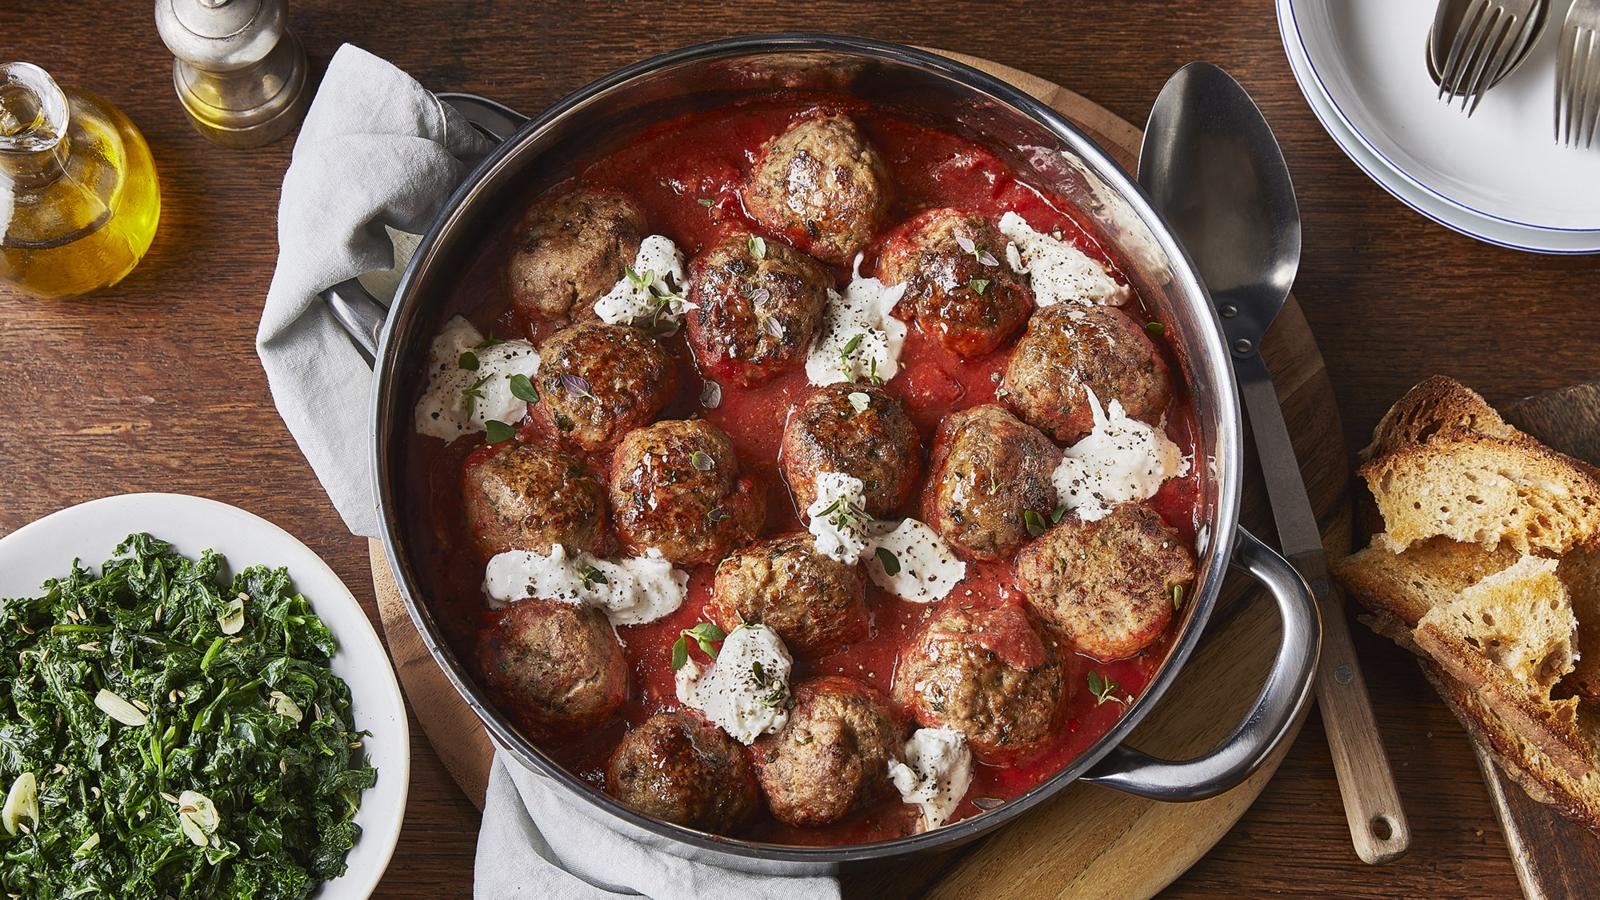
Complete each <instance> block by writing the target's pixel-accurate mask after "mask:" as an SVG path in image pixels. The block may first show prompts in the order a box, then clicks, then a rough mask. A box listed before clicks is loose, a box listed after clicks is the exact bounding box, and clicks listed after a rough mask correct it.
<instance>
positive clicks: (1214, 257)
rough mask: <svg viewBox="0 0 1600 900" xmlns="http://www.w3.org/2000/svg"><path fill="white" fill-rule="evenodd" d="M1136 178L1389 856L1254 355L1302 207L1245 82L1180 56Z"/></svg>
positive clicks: (1333, 728)
mask: <svg viewBox="0 0 1600 900" xmlns="http://www.w3.org/2000/svg"><path fill="white" fill-rule="evenodd" d="M1139 184H1140V185H1142V186H1143V187H1144V189H1145V190H1146V191H1147V192H1148V193H1149V194H1150V198H1151V201H1152V202H1153V203H1154V204H1155V206H1156V209H1158V210H1160V211H1161V214H1162V215H1163V216H1165V217H1166V220H1167V223H1168V224H1169V225H1170V226H1171V228H1172V230H1173V232H1174V233H1175V234H1176V235H1177V237H1178V240H1179V241H1180V242H1182V244H1183V245H1184V249H1185V250H1187V251H1188V253H1189V256H1190V257H1191V258H1192V259H1193V260H1194V263H1195V266H1196V268H1198V269H1199V272H1200V276H1201V278H1202V280H1204V281H1205V283H1206V287H1207V288H1208V289H1209V290H1210V293H1211V300H1212V303H1213V304H1215V306H1216V308H1217V312H1218V314H1219V315H1220V316H1221V319H1222V330H1223V332H1224V334H1225V335H1226V336H1227V340H1228V347H1229V350H1230V351H1231V352H1232V356H1233V364H1234V374H1235V376H1236V377H1237V379H1238V383H1239V393H1240V396H1241V397H1242V398H1243V399H1244V405H1245V410H1246V411H1247V412H1248V414H1249V416H1250V424H1251V426H1252V428H1251V430H1252V432H1253V433H1254V435H1255V441H1256V449H1257V450H1258V451H1259V453H1260V457H1261V467H1262V470H1263V471H1262V474H1263V476H1264V477H1265V479H1266V483H1267V495H1268V497H1269V498H1270V499H1271V501H1272V514H1273V517H1274V518H1275V519H1276V520H1277V524H1278V537H1279V540H1280V543H1281V545H1282V550H1283V555H1284V556H1286V557H1288V559H1289V561H1290V562H1291V563H1293V564H1294V566H1295V568H1297V569H1299V570H1300V574H1301V575H1302V576H1304V577H1305V579H1306V582H1307V583H1309V584H1310V585H1311V590H1312V592H1313V593H1314V594H1316V596H1317V600H1318V603H1319V604H1320V605H1321V607H1322V627H1323V639H1322V657H1321V661H1320V662H1319V663H1318V666H1317V705H1318V707H1319V708H1320V709H1321V710H1322V721H1323V726H1324V728H1325V730H1326V731H1327V734H1328V745H1329V747H1330V749H1331V750H1332V751H1333V764H1334V768H1335V770H1336V771H1337V773H1338V776H1339V791H1340V794H1341V795H1342V796H1343V798H1344V808H1345V816H1346V818H1348V820H1349V823H1350V834H1351V839H1352V841H1353V842H1354V844H1355V848H1356V853H1357V855H1359V856H1360V857H1361V859H1362V860H1364V861H1365V862H1368V863H1383V862H1389V861H1390V860H1393V859H1396V858H1398V857H1399V856H1400V855H1401V854H1403V853H1404V852H1405V851H1406V848H1407V847H1408V846H1409V845H1410V841H1411V833H1410V829H1409V827H1408V826H1407V824H1406V819H1405V813H1404V812H1403V811H1402V810H1401V808H1400V796H1399V794H1398V793H1397V792H1396V790H1395V786H1394V775H1393V773H1392V772H1391V771H1390V769H1389V760H1388V757H1387V756H1386V755H1385V753H1384V749H1383V744H1382V742H1381V741H1380V739H1379V736H1378V727H1377V722H1376V721H1375V720H1374V719H1373V715H1372V706H1371V702H1370V701H1369V699H1368V697H1367V686H1366V681H1365V680H1364V679H1363V678H1362V676H1361V668H1360V666H1359V665H1358V663H1357V661H1356V656H1355V650H1354V648H1353V647H1352V646H1351V644H1350V629H1349V626H1348V625H1347V624H1346V623H1345V611H1344V604H1343V602H1342V600H1341V598H1340V596H1339V594H1338V593H1337V592H1336V591H1335V589H1334V586H1333V581H1332V579H1331V578H1330V577H1329V575H1328V564H1327V560H1326V559H1325V558H1324V556H1323V551H1322V531H1321V529H1320V528H1318V526H1317V519H1316V515H1315V514H1314V513H1313V512H1312V510H1311V502H1310V500H1309V499H1308V498H1307V496H1306V487H1305V481H1304V480H1303V479H1302V478H1301V475H1300V466H1299V463H1298V462H1297V461H1296V459H1295V455H1294V446H1293V445H1292V444H1291V443H1290V442H1289V431H1288V429H1287V428H1286V427H1285V425H1284V422H1283V410H1282V408H1281V407H1280V406H1279V405H1278V395H1277V391H1276V390H1275V389H1274V388H1273V385H1272V375H1271V373H1270V372H1268V371H1267V366H1266V363H1265V362H1263V361H1262V359H1261V354H1260V352H1259V350H1260V346H1261V339H1262V336H1263V335H1265V334H1266V331H1267V326H1269V325H1271V324H1272V320H1273V319H1275V318H1276V317H1277V315H1278V311H1279V310H1280V309H1282V308H1283V304H1284V301H1285V300H1287V299H1288V296H1289V288H1290V286H1291V285H1293V284H1294V276H1295V272H1296V271H1297V270H1298V269H1299V267H1300V210H1299V207H1298V206H1297V205H1296V203H1295V199H1294V185H1293V184H1292V183H1291V182H1290V180H1289V168H1288V166H1287V165H1285V163H1284V161H1283V154H1282V152H1281V151H1279V149H1278V142H1277V140H1275V139H1274V138H1273V136H1272V130H1271V129H1270V128H1268V127H1267V122H1266V120H1265V119H1263V118H1262V116H1261V111H1260V110H1259V109H1257V108H1256V105H1255V103H1253V102H1251V100H1250V95H1249V94H1247V93H1245V91H1244V88H1242V87H1240V86H1239V84H1238V82H1236V81H1234V80H1233V79H1232V78H1231V77H1229V75H1228V73H1226V72H1224V71H1222V70H1221V69H1219V68H1217V67H1216V66H1213V65H1211V64H1209V63H1191V64H1189V65H1187V66H1184V67H1183V68H1181V69H1179V70H1178V71H1177V72H1176V73H1175V74H1174V75H1173V76H1172V78H1171V79H1170V80H1168V81H1167V84H1166V87H1164V88H1162V89H1161V94H1160V96H1158V97H1157V98H1156V103H1155V107H1154V108H1153V109H1152V110H1151V111H1150V121H1149V123H1148V124H1147V125H1146V126H1145V132H1144V145H1143V146H1142V147H1141V148H1140V151H1139Z"/></svg>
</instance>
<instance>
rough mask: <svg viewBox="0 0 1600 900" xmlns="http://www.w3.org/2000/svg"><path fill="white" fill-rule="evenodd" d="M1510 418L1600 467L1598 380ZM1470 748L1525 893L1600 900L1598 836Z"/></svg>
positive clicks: (1532, 898) (1533, 400)
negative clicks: (1531, 794) (1538, 799)
mask: <svg viewBox="0 0 1600 900" xmlns="http://www.w3.org/2000/svg"><path fill="white" fill-rule="evenodd" d="M1505 416H1506V419H1507V421H1509V422H1511V424H1513V425H1515V426H1517V427H1518V428H1520V429H1522V430H1523V431H1526V432H1527V433H1529V434H1531V435H1533V436H1534V437H1536V438H1538V439H1539V440H1541V441H1544V442H1545V443H1546V444H1549V445H1550V446H1551V447H1553V448H1555V449H1557V450H1560V451H1561V452H1562V453H1565V454H1567V455H1569V456H1573V457H1576V458H1578V459H1581V460H1585V461H1587V462H1589V463H1592V464H1594V465H1600V382H1592V383H1589V384H1580V385H1575V386H1573V387H1569V388H1564V389H1562V390H1559V391H1550V392H1548V393H1544V394H1538V395H1536V396H1533V397H1529V398H1527V399H1525V400H1520V401H1518V402H1517V403H1514V404H1512V405H1511V406H1510V407H1509V408H1507V409H1506V410H1505ZM1473 749H1474V750H1475V751H1476V752H1477V754H1478V765H1479V767H1481V768H1482V769H1483V780H1484V782H1485V783H1486V784H1487V785H1488V786H1489V800H1490V802H1492V803H1493V804H1494V810H1495V815H1496V816H1497V817H1498V818H1499V819H1500V826H1501V827H1502V828H1504V829H1505V832H1506V845H1507V847H1508V848H1509V849H1510V851H1511V860H1512V862H1513V863H1515V864H1516V867H1517V879H1518V880H1519V881H1521V882H1522V892H1523V894H1525V895H1527V897H1528V898H1529V900H1545V898H1552V900H1554V898H1560V897H1600V838H1597V837H1596V836H1595V835H1594V833H1593V832H1591V831H1590V830H1589V829H1587V828H1584V827H1583V826H1582V825H1578V824H1577V823H1574V822H1571V821H1568V820H1567V819H1565V818H1563V817H1562V816H1560V815H1557V814H1556V812H1555V811H1554V810H1552V809H1551V808H1550V807H1548V806H1545V805H1544V804H1542V803H1538V802H1536V801H1534V800H1533V799H1531V798H1529V797H1528V795H1527V793H1526V792H1524V791H1523V790H1522V787H1521V786H1520V785H1518V784H1517V783H1516V782H1515V781H1513V780H1511V779H1510V778H1507V777H1506V775H1505V773H1503V772H1501V771H1500V769H1499V767H1498V766H1496V765H1495V763H1494V761H1493V760H1492V759H1491V758H1490V756H1489V754H1488V752H1487V751H1486V750H1484V748H1483V746H1482V745H1480V744H1476V743H1475V744H1474V747H1473Z"/></svg>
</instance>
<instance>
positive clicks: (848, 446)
mask: <svg viewBox="0 0 1600 900" xmlns="http://www.w3.org/2000/svg"><path fill="white" fill-rule="evenodd" d="M823 472H842V473H843V474H845V475H853V476H855V477H856V478H859V479H861V483H862V484H863V485H864V486H865V488H866V489H865V491H864V493H865V495H866V508H867V512H868V513H870V514H872V515H874V516H879V517H883V516H887V515H889V513H891V512H893V511H894V510H896V509H899V508H900V507H902V506H904V505H905V504H906V503H907V502H909V501H910V500H911V496H912V494H914V493H915V492H916V489H917V479H918V478H919V477H920V476H921V475H922V443H921V441H920V440H919V439H918V437H917V429H916V427H915V426H914V425H912V424H911V417H910V416H908V415H906V410H905V407H904V406H902V405H901V404H900V401H899V400H896V399H895V398H893V397H891V396H889V394H888V392H886V391H885V390H884V389H883V388H881V387H878V386H876V385H871V384H848V383H840V384H831V385H828V386H827V387H825V388H821V389H819V390H818V391H816V392H815V393H813V394H812V395H811V396H810V397H807V398H806V401H805V402H804V403H802V404H800V407H799V408H798V409H796V410H795V411H794V414H793V415H791V416H790V417H789V421H788V423H787V424H786V425H784V428H783V474H784V477H785V478H787V479H788V481H789V489H790V490H791V491H793V492H794V500H795V504H796V505H797V506H799V508H800V509H805V508H806V507H808V506H810V505H811V503H812V501H814V500H816V499H817V476H818V475H820V474H822V473H823Z"/></svg>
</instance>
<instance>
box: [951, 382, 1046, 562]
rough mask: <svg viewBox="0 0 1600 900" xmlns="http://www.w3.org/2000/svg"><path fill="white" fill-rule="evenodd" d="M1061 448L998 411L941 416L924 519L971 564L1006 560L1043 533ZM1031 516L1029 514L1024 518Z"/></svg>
mask: <svg viewBox="0 0 1600 900" xmlns="http://www.w3.org/2000/svg"><path fill="white" fill-rule="evenodd" d="M1060 463H1061V450H1060V449H1059V448H1058V447H1056V445H1055V444H1053V443H1051V442H1050V439H1049V438H1047V437H1045V436H1044V433H1043V432H1041V431H1039V429H1037V428H1034V427H1033V426H1032V425H1029V424H1027V423H1026V422H1021V421H1018V420H1017V418H1016V417H1015V416H1013V415H1012V414H1011V413H1009V412H1006V411H1005V410H1004V409H1002V408H1001V407H998V406H992V405H990V406H975V407H973V408H972V409H966V410H962V411H961V412H958V413H952V414H950V415H949V416H946V417H945V420H944V421H943V422H942V423H940V425H939V434H938V437H936V438H935V439H934V442H933V461H932V463H931V465H930V470H931V472H932V473H933V474H932V477H930V478H929V479H928V485H927V487H926V488H925V490H924V492H923V495H922V515H923V519H924V520H925V521H926V522H927V523H928V524H929V525H931V526H933V529H934V530H935V531H937V532H939V536H940V537H943V538H944V539H945V542H946V543H948V544H950V545H951V546H952V547H955V548H956V549H957V550H960V551H961V552H963V553H965V554H966V555H968V556H970V557H973V558H974V559H1005V558H1007V557H1009V556H1010V555H1011V554H1012V553H1013V552H1015V551H1016V549H1017V548H1018V547H1021V546H1022V545H1023V543H1025V542H1026V541H1027V540H1028V533H1029V526H1030V525H1032V527H1033V529H1034V530H1036V531H1037V530H1042V529H1043V528H1044V523H1046V522H1049V521H1050V514H1051V512H1053V511H1054V510H1055V507H1056V489H1055V484H1054V483H1053V482H1052V481H1051V480H1050V476H1051V474H1052V473H1054V472H1055V468H1056V466H1057V465H1059V464H1060ZM1030 513H1032V516H1031V517H1030V516H1029V514H1030Z"/></svg>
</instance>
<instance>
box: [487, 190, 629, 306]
mask: <svg viewBox="0 0 1600 900" xmlns="http://www.w3.org/2000/svg"><path fill="white" fill-rule="evenodd" d="M643 238H644V214H643V213H641V212H640V211H639V207H637V206H635V205H634V204H633V201H632V200H629V199H628V198H627V197H624V196H623V195H621V194H618V193H615V192H612V191H577V192H575V193H568V194H562V195H560V196H556V197H549V198H546V199H544V200H540V201H539V202H538V203H535V204H534V205H533V206H532V208H530V209H529V210H528V211H527V213H525V214H524V215H523V216H522V221H521V222H520V223H518V224H517V231H516V236H515V238H514V239H513V240H512V244H511V259H510V260H509V261H508V263H507V264H506V287H507V288H508V290H509V291H510V292H511V300H512V302H513V303H515V304H516V307H517V311H518V312H520V313H522V314H523V315H524V316H527V317H528V318H530V319H559V318H562V317H564V316H566V315H568V314H569V313H571V312H573V311H574V307H577V308H580V309H581V308H582V307H585V306H589V305H591V304H593V303H594V301H595V300H597V299H599V298H600V297H601V296H603V295H604V294H605V293H606V292H607V291H609V290H611V288H612V286H613V285H615V284H616V283H617V280H618V279H620V278H622V274H623V271H624V269H625V268H626V267H627V266H629V265H631V264H632V263H633V257H634V255H635V254H637V253H638V252H639V242H640V241H641V240H642V239H643Z"/></svg>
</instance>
